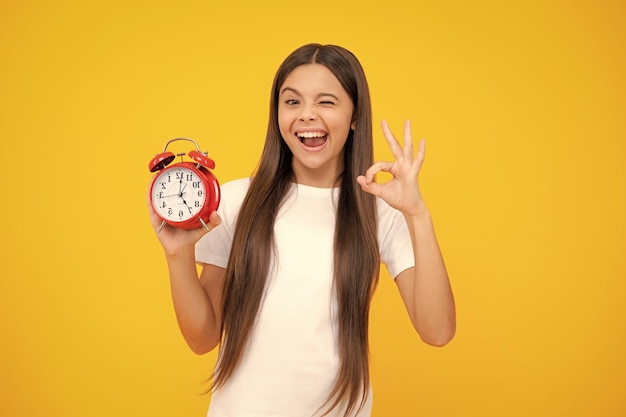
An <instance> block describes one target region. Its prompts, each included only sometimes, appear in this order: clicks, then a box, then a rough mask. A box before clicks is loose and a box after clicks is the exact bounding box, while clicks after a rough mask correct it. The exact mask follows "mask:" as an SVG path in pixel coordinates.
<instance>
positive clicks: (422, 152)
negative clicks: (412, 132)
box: [415, 139, 426, 166]
mask: <svg viewBox="0 0 626 417" xmlns="http://www.w3.org/2000/svg"><path fill="white" fill-rule="evenodd" d="M425 156H426V139H422V140H420V143H419V145H418V147H417V155H416V156H415V160H416V161H417V162H418V163H419V164H420V166H421V165H422V163H423V162H424V157H425Z"/></svg>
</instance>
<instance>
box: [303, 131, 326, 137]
mask: <svg viewBox="0 0 626 417" xmlns="http://www.w3.org/2000/svg"><path fill="white" fill-rule="evenodd" d="M297 135H298V137H299V138H322V137H324V136H326V133H324V132H298V133H297Z"/></svg>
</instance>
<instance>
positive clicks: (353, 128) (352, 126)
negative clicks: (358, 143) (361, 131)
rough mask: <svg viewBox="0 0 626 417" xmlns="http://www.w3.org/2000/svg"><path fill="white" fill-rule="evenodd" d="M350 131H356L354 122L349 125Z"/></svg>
mask: <svg viewBox="0 0 626 417" xmlns="http://www.w3.org/2000/svg"><path fill="white" fill-rule="evenodd" d="M350 129H351V130H356V120H353V121H352V123H350Z"/></svg>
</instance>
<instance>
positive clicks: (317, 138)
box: [296, 130, 328, 148]
mask: <svg viewBox="0 0 626 417" xmlns="http://www.w3.org/2000/svg"><path fill="white" fill-rule="evenodd" d="M296 136H298V139H300V142H301V143H302V144H303V145H304V146H306V147H307V148H318V147H320V146H322V145H323V144H325V143H326V140H327V139H328V134H327V133H326V132H323V131H321V130H320V131H314V132H296Z"/></svg>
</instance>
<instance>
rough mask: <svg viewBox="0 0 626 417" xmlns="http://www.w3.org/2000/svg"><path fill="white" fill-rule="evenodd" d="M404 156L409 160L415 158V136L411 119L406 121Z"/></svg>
mask: <svg viewBox="0 0 626 417" xmlns="http://www.w3.org/2000/svg"><path fill="white" fill-rule="evenodd" d="M404 157H405V158H406V159H408V160H409V161H410V160H412V159H413V136H412V135H411V121H410V120H406V121H405V122H404Z"/></svg>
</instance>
